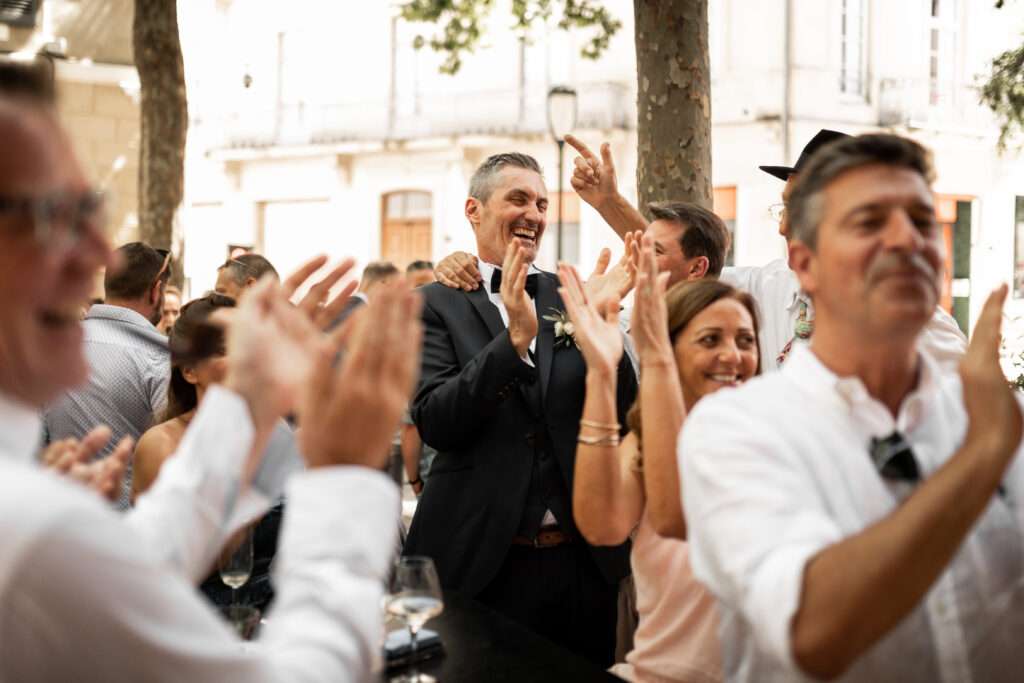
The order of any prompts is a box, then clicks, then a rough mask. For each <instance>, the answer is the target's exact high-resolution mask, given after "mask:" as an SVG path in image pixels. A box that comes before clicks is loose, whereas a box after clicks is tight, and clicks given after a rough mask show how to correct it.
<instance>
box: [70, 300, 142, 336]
mask: <svg viewBox="0 0 1024 683" xmlns="http://www.w3.org/2000/svg"><path fill="white" fill-rule="evenodd" d="M85 319H86V320H97V319H100V320H116V321H118V322H122V323H130V324H132V325H141V326H142V327H146V328H152V329H154V330H155V329H156V327H154V326H153V323H151V322H149V321H148V320H146V318H145V316H143V315H142V314H141V313H139V312H138V311H133V310H132V309H130V308H125V307H124V306H110V305H108V304H93V305H92V307H90V308H89V312H88V313H87V314H86V316H85Z"/></svg>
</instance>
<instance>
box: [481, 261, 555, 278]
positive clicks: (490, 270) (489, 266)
mask: <svg viewBox="0 0 1024 683" xmlns="http://www.w3.org/2000/svg"><path fill="white" fill-rule="evenodd" d="M476 261H477V270H479V271H480V277H481V278H483V281H484V282H486V283H490V281H491V276H492V275H493V274H494V271H495V270H501V266H496V265H494V264H493V263H487V261H484V260H483V259H482V258H479V257H477V260H476ZM526 272H527V273H539V272H540V268H538V267H537V266H536V265H534V264H532V263H531V264H530V269H529V270H527V271H526Z"/></svg>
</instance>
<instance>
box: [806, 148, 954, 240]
mask: <svg viewBox="0 0 1024 683" xmlns="http://www.w3.org/2000/svg"><path fill="white" fill-rule="evenodd" d="M871 164H883V165H886V166H896V167H899V168H906V169H909V170H911V171H914V172H915V173H917V174H919V175H920V176H921V177H922V178H924V180H925V182H926V183H928V186H929V187H931V184H932V181H933V180H934V179H935V171H934V168H933V167H932V155H931V152H929V151H928V150H927V149H926V148H925V147H923V146H922V145H920V144H919V143H917V142H914V141H913V140H911V139H909V138H904V137H900V136H899V135H890V134H888V133H871V134H868V135H857V136H855V137H845V138H841V139H839V140H836V141H834V142H830V143H829V144H827V145H825V146H824V147H822V148H821V149H819V150H818V151H817V152H815V153H814V156H812V157H811V159H810V161H809V162H808V163H807V166H805V167H804V168H803V169H802V170H801V171H800V173H799V175H798V176H797V181H796V186H795V187H794V188H793V194H792V195H790V197H789V202H788V205H787V207H786V211H787V212H788V214H789V229H790V235H791V236H792V238H793V239H798V240H800V241H801V242H803V243H804V244H806V245H807V246H808V247H810V248H811V249H816V248H817V244H818V226H819V225H821V221H822V217H823V214H824V210H825V196H824V191H825V188H826V187H827V186H828V185H830V184H831V183H832V181H833V180H835V179H836V178H838V177H839V176H841V175H842V174H844V173H846V172H847V171H851V170H853V169H855V168H860V167H861V166H869V165H871Z"/></svg>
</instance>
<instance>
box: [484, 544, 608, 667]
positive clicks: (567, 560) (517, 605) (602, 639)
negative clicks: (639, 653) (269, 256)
mask: <svg viewBox="0 0 1024 683" xmlns="http://www.w3.org/2000/svg"><path fill="white" fill-rule="evenodd" d="M618 594H619V586H618V584H614V585H612V584H609V583H608V582H606V581H605V580H604V577H602V576H601V573H600V572H599V571H598V569H597V565H595V564H594V561H593V559H592V558H591V557H590V553H589V551H588V550H587V548H586V547H585V546H584V545H582V544H579V543H567V544H565V545H560V546H555V547H553V548H533V547H530V546H521V545H514V546H512V547H511V548H510V549H509V552H508V556H507V557H506V558H505V563H504V564H503V565H502V566H501V570H500V571H499V572H498V575H497V576H496V577H495V578H494V580H493V581H491V583H490V584H489V585H488V586H487V588H485V589H484V590H483V592H482V593H480V595H478V596H477V600H479V601H480V602H482V603H483V604H485V605H487V606H488V607H490V608H491V609H493V610H495V611H497V612H500V613H502V614H504V615H505V616H507V617H509V618H511V619H514V620H515V621H518V622H520V623H521V624H523V625H524V626H526V627H527V628H529V629H530V630H531V631H534V632H535V633H538V634H540V635H542V636H544V637H545V638H547V639H549V640H551V641H553V642H555V643H557V644H558V645H560V646H562V647H564V648H566V649H568V650H571V651H573V652H575V653H576V654H578V655H581V656H583V657H585V658H587V659H589V660H590V661H591V662H593V663H594V664H596V665H597V666H599V667H601V668H602V669H607V668H608V667H610V666H611V665H612V663H613V661H614V658H615V620H616V612H617V609H616V607H617V605H616V603H617V600H618Z"/></svg>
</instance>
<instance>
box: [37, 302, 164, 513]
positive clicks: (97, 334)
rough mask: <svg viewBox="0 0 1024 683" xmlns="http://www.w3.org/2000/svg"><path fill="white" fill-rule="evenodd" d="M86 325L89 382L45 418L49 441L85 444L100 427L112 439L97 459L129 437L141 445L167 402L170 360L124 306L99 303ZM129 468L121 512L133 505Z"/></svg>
mask: <svg viewBox="0 0 1024 683" xmlns="http://www.w3.org/2000/svg"><path fill="white" fill-rule="evenodd" d="M82 326H83V328H84V331H85V339H84V344H83V348H84V351H85V357H86V360H87V361H88V363H89V381H88V382H87V383H85V384H83V385H82V386H80V387H78V388H77V389H74V390H73V391H70V392H68V393H67V394H66V395H65V396H63V397H62V398H60V399H58V400H57V401H56V402H55V403H54V404H53V405H51V406H50V407H49V408H48V409H47V410H46V411H45V413H44V415H43V426H44V437H45V440H46V441H47V442H51V441H57V440H59V439H64V438H67V437H74V438H76V439H81V438H82V437H84V436H85V435H86V434H87V433H88V432H89V431H90V430H91V429H93V428H94V427H97V426H99V425H106V426H108V427H110V430H111V432H113V438H111V440H110V443H109V444H108V445H107V446H106V447H105V448H104V449H103V450H102V451H100V453H99V454H98V456H97V457H103V456H105V455H107V454H108V453H109V452H110V451H112V450H113V448H114V446H115V445H116V444H117V442H118V441H120V440H121V439H122V438H123V437H125V436H130V437H132V438H133V439H135V440H136V441H138V438H139V436H140V435H141V434H142V433H143V432H145V431H146V430H147V429H148V428H149V427H150V426H151V425H152V424H154V416H155V415H156V413H157V412H159V411H162V410H163V409H164V406H165V405H166V403H167V383H168V381H169V380H170V368H171V356H170V350H169V349H168V346H167V337H165V336H164V335H163V334H161V333H160V331H159V330H157V329H156V327H154V326H153V324H152V323H150V322H149V321H148V320H146V319H145V318H144V317H143V316H142V315H140V314H139V313H136V312H135V311H133V310H131V309H129V308H124V307H121V306H107V305H103V304H96V305H94V306H93V307H92V308H90V309H89V313H88V315H86V317H85V320H84V322H83V323H82ZM130 467H131V465H130V464H129V469H128V472H127V473H126V474H125V479H124V485H123V487H122V490H121V497H120V499H119V500H118V502H117V507H118V508H120V509H127V508H128V507H129V506H130V500H131V488H132V477H131V469H130Z"/></svg>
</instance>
